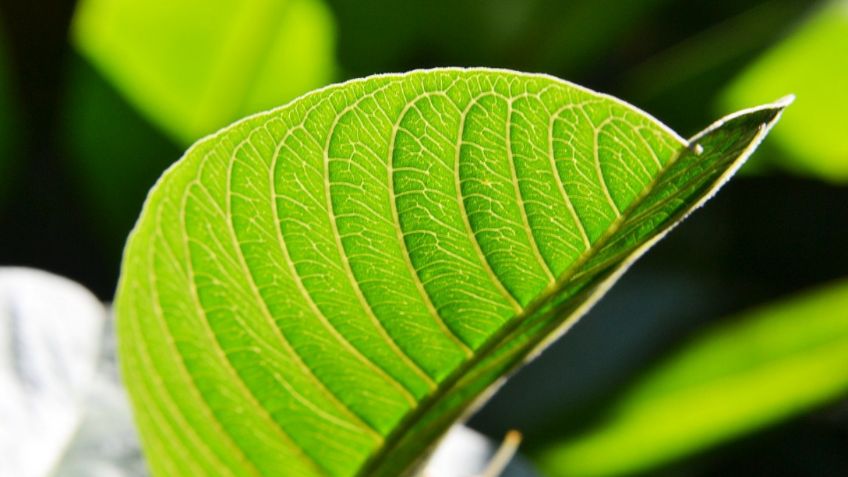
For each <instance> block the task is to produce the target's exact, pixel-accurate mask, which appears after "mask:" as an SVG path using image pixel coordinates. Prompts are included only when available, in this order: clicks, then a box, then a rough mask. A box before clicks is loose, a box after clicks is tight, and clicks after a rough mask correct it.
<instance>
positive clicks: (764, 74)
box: [722, 0, 848, 182]
mask: <svg viewBox="0 0 848 477" xmlns="http://www.w3.org/2000/svg"><path fill="white" fill-rule="evenodd" d="M846 52H848V1H846V0H835V1H831V2H830V3H829V4H828V5H826V6H824V7H822V8H820V9H819V10H818V11H816V12H815V14H813V15H812V16H811V17H810V18H809V19H807V20H806V21H805V22H804V23H803V24H802V25H801V26H800V27H798V29H797V30H796V31H794V32H792V33H791V34H790V35H789V36H788V37H787V38H786V39H785V40H784V41H783V42H781V43H779V44H778V45H777V46H775V47H774V48H773V49H772V50H771V51H769V52H768V53H767V54H765V55H764V56H763V57H762V58H760V59H759V60H758V61H756V62H755V63H754V64H753V65H752V66H751V67H750V68H749V69H748V70H746V71H745V72H744V73H743V74H742V75H741V76H740V77H739V78H738V79H737V80H736V81H735V82H734V83H733V84H732V85H731V86H730V88H729V89H728V90H727V91H726V92H725V93H724V95H723V97H722V105H723V107H724V108H725V109H727V110H733V109H736V108H739V107H744V106H745V105H749V104H756V103H757V102H758V101H767V100H768V99H770V98H773V97H774V96H772V95H778V96H779V95H782V94H786V92H792V93H795V94H796V95H797V96H798V98H799V99H798V105H797V107H793V108H792V113H791V114H789V115H787V116H786V118H785V120H784V121H783V123H782V124H781V126H780V127H779V128H777V129H776V130H775V133H774V134H775V143H776V144H778V145H779V146H781V147H782V149H783V151H784V152H785V155H786V157H785V158H784V160H783V162H782V163H781V165H783V166H785V167H786V168H787V169H789V170H793V171H796V172H800V173H804V174H810V175H813V176H816V177H820V178H823V179H826V180H829V181H834V182H846V181H848V141H846V140H845V131H848V119H846V116H845V111H846V110H848V87H846V86H845V85H848V53H846Z"/></svg>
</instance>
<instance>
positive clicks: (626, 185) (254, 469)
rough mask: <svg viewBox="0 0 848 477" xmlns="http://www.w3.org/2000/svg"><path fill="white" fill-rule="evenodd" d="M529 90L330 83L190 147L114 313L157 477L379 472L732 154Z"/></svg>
mask: <svg viewBox="0 0 848 477" xmlns="http://www.w3.org/2000/svg"><path fill="white" fill-rule="evenodd" d="M785 105H786V103H785V102H782V103H777V104H774V105H769V106H764V107H761V108H758V109H754V110H750V111H747V112H744V113H742V114H739V115H735V116H732V117H729V118H727V119H726V120H725V121H724V122H720V123H717V124H716V125H714V126H713V127H711V128H709V129H708V130H706V131H705V132H704V133H702V134H700V135H699V136H697V137H696V138H694V140H693V141H694V142H692V143H687V142H686V141H684V140H682V139H680V138H679V137H678V136H676V135H675V134H674V133H673V132H671V131H670V130H669V129H667V128H666V127H665V126H663V125H662V124H660V123H658V122H657V121H656V120H654V119H652V118H651V117H649V116H647V115H646V114H644V113H642V112H640V111H638V110H636V109H635V108H633V107H631V106H629V105H627V104H625V103H622V102H621V101H619V100H616V99H615V98H611V97H609V96H605V95H601V94H598V93H594V92H591V91H588V90H586V89H583V88H581V87H578V86H575V85H573V84H570V83H566V82H564V81H561V80H558V79H556V78H552V77H549V76H543V75H530V74H522V73H516V72H511V71H505V70H488V69H442V70H431V71H419V72H413V73H409V74H404V75H384V76H375V77H371V78H367V79H364V80H357V81H352V82H349V83H344V84H342V85H336V86H332V87H329V88H326V89H322V90H319V91H317V92H314V93H312V94H308V95H306V96H304V97H302V98H300V99H298V100H297V101H294V102H293V103H290V104H289V105H286V106H283V107H281V108H279V109H275V110H272V111H269V112H267V113H263V114H259V115H256V116H253V117H250V118H248V119H246V120H244V121H241V122H239V123H237V124H235V125H233V126H231V127H228V128H226V129H224V130H223V131H221V132H219V133H217V134H215V135H214V136H211V137H208V138H206V139H204V140H202V141H200V142H199V143H197V144H196V145H195V146H193V147H192V148H191V149H190V150H189V151H188V152H187V153H186V155H185V156H184V157H183V159H182V160H180V161H179V162H178V163H177V164H176V165H175V166H174V167H172V168H171V169H170V170H169V172H167V173H166V174H165V175H164V176H163V178H162V179H161V180H160V182H159V184H158V185H157V186H156V187H155V189H154V190H153V191H152V192H151V194H150V196H149V198H148V201H147V203H146V205H145V208H144V211H143V212H142V216H141V219H140V220H139V222H138V225H137V226H136V229H135V231H134V233H133V234H132V237H131V239H130V241H129V244H128V246H127V250H126V253H125V259H124V265H123V271H122V278H121V282H120V285H119V292H118V297H117V310H118V315H119V336H120V346H121V353H122V363H123V367H124V377H125V380H126V382H127V385H128V387H129V390H130V393H131V396H132V398H133V402H134V406H135V411H136V416H137V421H138V424H139V427H140V429H141V435H142V439H143V444H144V446H145V448H146V452H147V455H148V458H149V461H150V465H151V468H152V469H153V471H154V472H155V473H156V474H157V475H197V476H202V475H216V476H219V475H239V476H241V475H280V469H286V471H285V475H287V476H318V475H331V476H352V475H359V476H366V475H367V476H370V477H379V476H393V477H394V476H398V475H402V474H404V473H405V472H407V471H409V470H411V469H412V468H414V466H415V465H417V464H418V463H419V460H420V459H421V458H422V457H423V455H424V454H425V452H426V451H427V450H428V449H429V448H431V446H432V445H433V444H434V442H435V440H436V439H438V438H439V437H440V436H441V435H442V434H443V433H444V432H445V431H446V430H447V429H448V427H449V426H450V425H451V424H452V423H453V422H455V421H456V420H458V419H460V418H461V417H463V416H465V415H466V414H467V413H468V412H470V411H471V410H472V409H473V407H474V405H475V404H477V403H480V402H482V400H484V399H485V397H486V396H487V395H488V394H490V392H491V391H492V390H493V389H494V388H495V387H496V385H497V384H498V383H499V382H501V381H502V378H503V376H504V375H505V374H506V373H507V372H509V371H511V370H513V369H514V368H516V367H517V366H519V365H520V364H521V363H523V362H524V361H525V360H527V359H529V358H530V357H532V355H533V353H534V352H535V351H538V350H540V349H541V348H543V347H544V346H545V345H546V344H547V343H548V342H549V341H550V340H552V339H554V338H555V337H556V336H557V335H559V334H560V333H561V332H562V331H564V329H565V328H566V327H567V326H568V325H570V324H571V323H573V322H574V320H575V319H576V318H577V317H579V316H580V315H581V314H582V313H583V312H584V311H585V310H586V309H587V308H588V307H589V306H590V305H591V304H592V303H593V302H594V301H595V300H597V299H598V298H599V296H600V295H601V294H602V293H603V292H604V291H606V289H607V288H608V287H609V286H610V285H611V283H612V282H613V281H614V280H615V279H616V278H617V277H618V276H619V275H620V274H621V273H622V272H623V270H624V268H626V266H627V265H629V264H630V263H631V262H632V261H633V260H634V259H635V258H636V257H637V256H639V255H640V254H642V253H643V252H644V251H645V250H646V249H647V248H648V247H649V246H650V245H652V244H653V243H654V242H656V241H657V240H658V239H659V238H660V237H661V236H662V235H663V234H664V233H665V232H666V231H667V230H668V229H669V228H670V227H672V226H673V225H674V224H675V223H677V222H678V221H679V220H680V219H681V218H682V217H683V216H685V215H686V214H688V213H689V212H690V211H691V210H692V209H693V208H695V207H696V206H698V205H700V204H701V203H702V202H703V201H704V200H706V198H707V197H708V196H709V195H710V194H712V193H713V192H714V191H715V190H716V189H717V188H718V186H720V185H721V184H722V183H723V182H724V181H725V180H726V179H727V178H728V177H729V176H730V175H731V174H732V172H733V171H734V170H735V169H736V168H737V167H738V166H739V165H740V164H741V162H742V161H743V160H744V159H745V158H746V157H747V155H748V154H749V153H750V151H751V150H752V149H753V148H754V147H755V146H756V144H757V143H758V142H759V141H760V140H761V138H762V137H763V136H764V135H765V133H766V131H767V130H768V128H769V127H770V126H771V124H773V122H774V121H776V120H777V117H778V116H779V115H780V112H781V111H782V109H783V108H784V107H785Z"/></svg>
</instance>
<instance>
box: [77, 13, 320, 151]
mask: <svg viewBox="0 0 848 477" xmlns="http://www.w3.org/2000/svg"><path fill="white" fill-rule="evenodd" d="M73 38H74V42H75V44H76V46H77V48H78V49H79V51H80V52H81V53H82V54H83V56H85V57H86V58H87V59H89V60H90V61H91V62H92V63H93V64H94V65H95V66H96V67H97V68H98V69H99V70H100V71H102V72H103V73H104V74H105V75H106V76H107V77H108V78H109V79H110V80H111V81H113V82H114V83H115V85H116V86H117V87H118V89H119V90H121V91H122V92H123V93H124V94H126V96H127V97H128V98H129V99H130V100H131V102H132V103H134V104H135V105H136V106H137V107H138V108H139V109H141V110H142V111H143V112H144V113H145V114H146V115H147V116H148V117H149V118H151V119H152V120H153V121H154V122H155V123H157V124H159V125H160V126H161V127H163V128H164V129H165V130H166V131H167V132H168V133H169V134H171V135H172V136H173V137H175V138H176V139H177V140H178V141H179V142H180V143H182V144H188V143H190V142H191V141H193V140H195V139H196V138H198V137H200V136H202V135H204V134H207V133H210V132H212V131H214V130H215V129H217V128H219V127H221V126H224V125H225V124H227V123H230V122H232V121H234V120H236V119H238V118H240V117H242V116H245V115H247V114H251V113H254V112H256V111H261V110H264V109H267V108H270V107H272V106H276V105H278V104H280V103H282V102H285V101H287V100H289V99H291V98H293V97H295V96H297V95H299V94H302V93H304V92H306V91H308V90H310V89H313V88H316V87H319V86H323V85H325V84H327V83H328V82H329V81H330V80H331V79H332V76H333V73H334V69H335V60H334V52H333V48H334V45H333V43H334V27H333V20H332V17H331V14H330V12H329V11H328V10H327V9H326V7H325V6H324V5H323V4H322V3H321V2H320V0H285V1H280V0H212V1H210V0H192V1H181V2H171V1H167V0H148V1H139V0H84V1H82V2H80V5H79V7H78V10H77V13H76V16H75V18H74V24H73Z"/></svg>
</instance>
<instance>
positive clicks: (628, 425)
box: [539, 280, 848, 477]
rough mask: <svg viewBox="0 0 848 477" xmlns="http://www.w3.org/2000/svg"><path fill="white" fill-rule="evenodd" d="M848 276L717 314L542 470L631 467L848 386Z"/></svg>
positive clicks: (716, 439)
mask: <svg viewBox="0 0 848 477" xmlns="http://www.w3.org/2000/svg"><path fill="white" fill-rule="evenodd" d="M845 310H848V280H843V281H842V282H840V283H836V284H834V285H831V286H828V287H825V288H822V289H820V290H816V291H814V292H810V293H807V294H804V295H801V296H798V297H796V298H792V299H789V300H786V301H783V302H780V303H776V304H772V305H769V306H766V307H763V308H761V309H757V310H753V311H751V312H748V313H745V314H742V315H740V316H737V317H732V318H729V319H727V320H724V321H725V322H726V323H727V324H725V325H722V326H720V327H717V328H715V329H713V330H712V331H711V332H709V333H707V334H705V335H704V336H702V337H699V338H698V339H696V340H695V341H693V342H691V343H689V344H688V345H687V346H685V347H684V348H682V349H681V350H680V351H679V352H677V353H675V354H674V355H673V356H671V357H669V358H667V359H666V360H664V361H662V362H661V363H660V364H659V365H657V366H656V367H655V368H654V369H652V370H651V371H649V372H648V373H647V375H646V376H645V377H644V378H642V379H640V380H639V381H638V382H637V383H635V385H634V386H633V387H632V388H630V389H629V390H628V391H626V392H625V393H623V394H622V395H621V397H620V398H619V399H617V400H616V403H615V404H613V407H612V409H611V410H610V412H609V416H608V419H607V420H606V421H605V422H603V423H601V424H599V425H598V426H597V427H596V428H593V429H592V430H590V431H587V432H586V433H585V434H581V435H578V436H573V437H571V438H569V439H565V440H563V441H561V442H557V443H554V444H552V445H550V446H549V448H547V449H545V450H543V451H542V452H541V454H540V456H539V461H540V462H541V464H542V466H543V468H544V469H545V470H546V475H550V476H552V477H555V476H560V475H561V476H566V475H585V476H590V475H591V476H605V475H610V476H612V475H631V474H633V473H635V472H639V471H645V470H647V469H649V468H652V467H656V466H658V465H661V464H665V463H668V462H669V461H671V460H674V459H677V458H680V457H683V456H685V455H688V454H691V453H694V452H697V451H701V450H704V449H706V448H708V447H710V446H714V445H716V444H719V443H721V442H724V441H727V440H729V439H731V438H734V437H738V436H740V435H742V434H744V433H747V432H751V431H753V430H755V429H757V428H760V427H762V426H765V425H767V424H770V423H775V422H779V421H781V420H783V419H786V418H789V417H791V416H793V415H797V414H799V413H801V412H804V411H807V410H809V409H811V408H813V407H815V406H819V405H822V404H824V403H826V402H829V401H832V400H834V399H836V398H838V397H839V396H841V395H844V393H845V392H846V391H848V366H846V365H845V363H848V320H846V319H845Z"/></svg>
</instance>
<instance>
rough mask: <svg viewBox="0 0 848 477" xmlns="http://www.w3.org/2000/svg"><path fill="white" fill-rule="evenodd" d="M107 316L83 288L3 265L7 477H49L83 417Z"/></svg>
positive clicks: (2, 459)
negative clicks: (47, 476)
mask: <svg viewBox="0 0 848 477" xmlns="http://www.w3.org/2000/svg"><path fill="white" fill-rule="evenodd" d="M105 316H106V312H105V309H104V307H103V305H102V304H101V303H100V302H99V301H98V300H97V299H96V298H95V297H94V296H93V295H92V294H91V293H90V292H89V291H87V290H86V289H85V288H83V287H82V286H80V285H78V284H76V283H74V282H72V281H70V280H67V279H64V278H61V277H58V276H55V275H52V274H49V273H46V272H41V271H37V270H31V269H26V268H5V267H4V268H0V395H2V399H0V476H10V477H11V476H14V477H44V476H45V475H48V474H49V473H50V472H51V471H52V469H53V468H54V467H55V465H56V463H57V461H58V460H59V459H60V458H61V456H62V455H63V453H64V451H65V449H66V448H67V446H68V443H69V442H70V440H71V439H72V437H73V435H74V433H75V431H76V429H77V426H78V425H79V422H80V421H81V419H82V409H83V404H84V401H85V399H86V396H87V394H88V392H89V389H90V387H91V384H92V382H93V378H94V375H95V368H96V365H97V358H98V353H99V350H100V341H101V332H102V326H103V323H104V321H105Z"/></svg>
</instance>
